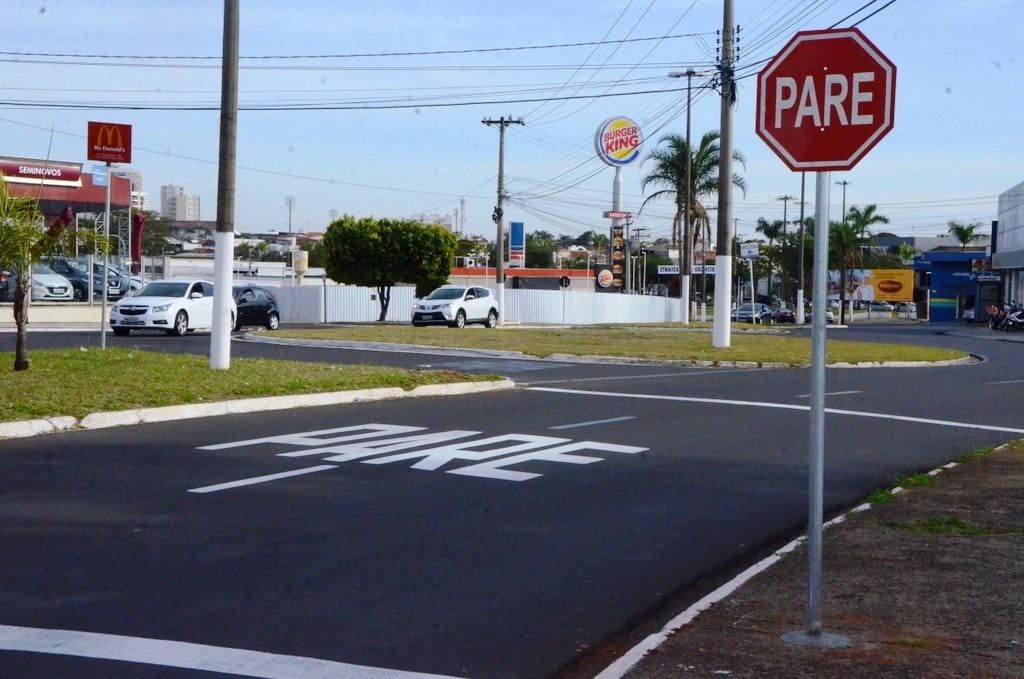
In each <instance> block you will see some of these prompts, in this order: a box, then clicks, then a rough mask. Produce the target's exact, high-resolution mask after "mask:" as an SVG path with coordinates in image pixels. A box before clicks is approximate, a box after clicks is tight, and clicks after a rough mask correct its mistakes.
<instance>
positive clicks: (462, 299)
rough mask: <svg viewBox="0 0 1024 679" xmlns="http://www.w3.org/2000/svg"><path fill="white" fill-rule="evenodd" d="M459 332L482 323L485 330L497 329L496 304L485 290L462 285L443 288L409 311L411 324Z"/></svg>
mask: <svg viewBox="0 0 1024 679" xmlns="http://www.w3.org/2000/svg"><path fill="white" fill-rule="evenodd" d="M441 323H444V324H445V325H447V326H448V327H450V328H461V327H464V326H465V325H466V324H467V323H483V324H484V325H485V326H487V327H488V328H493V327H495V326H496V325H498V303H497V301H496V300H495V299H494V297H493V296H492V295H491V291H490V290H488V289H487V288H481V287H477V286H469V287H467V286H465V285H442V286H441V287H439V288H438V289H437V290H434V291H433V292H432V293H430V294H429V295H427V296H426V297H424V298H423V299H421V300H420V301H419V302H417V303H416V305H415V306H413V308H412V324H413V325H415V326H417V327H419V326H421V325H437V324H441Z"/></svg>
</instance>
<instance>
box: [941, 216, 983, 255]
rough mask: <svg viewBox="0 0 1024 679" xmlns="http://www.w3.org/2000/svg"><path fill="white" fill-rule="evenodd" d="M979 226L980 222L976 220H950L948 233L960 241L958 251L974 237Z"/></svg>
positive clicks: (961, 250) (962, 249)
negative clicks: (969, 221) (967, 221)
mask: <svg viewBox="0 0 1024 679" xmlns="http://www.w3.org/2000/svg"><path fill="white" fill-rule="evenodd" d="M980 228H981V224H978V223H977V222H972V223H970V224H961V223H960V222H957V221H953V220H950V222H949V230H948V233H949V234H950V235H951V236H953V238H956V241H957V242H958V243H960V252H963V251H965V250H966V249H967V245H968V244H969V243H970V242H971V241H972V240H974V239H975V237H976V236H977V231H978V229H980Z"/></svg>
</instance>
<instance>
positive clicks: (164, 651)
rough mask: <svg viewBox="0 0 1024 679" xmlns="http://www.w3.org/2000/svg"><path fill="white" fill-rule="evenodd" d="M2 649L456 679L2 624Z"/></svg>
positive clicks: (224, 667) (317, 678)
mask: <svg viewBox="0 0 1024 679" xmlns="http://www.w3.org/2000/svg"><path fill="white" fill-rule="evenodd" d="M0 650H5V651H27V652H30V653H50V654H55V655H71V656H77V657H81V658H98V659H101V660H116V661H121V662H134V663H144V664H147V665H160V666H162V667H181V668H184V669H190V670H203V671H206V672H222V673H224V674H236V675H239V676H243V677H260V678H262V679H294V678H295V677H302V678H303V679H454V678H453V677H449V676H445V675H440V674H422V673H420V672H406V671H402V670H395V669H387V668H382V667H366V666H363V665H350V664H348V663H341V662H336V661H333V660H321V659H320V658H307V657H303V656H297V655H278V654H276V653H265V652H263V651H249V650H246V649H241V648H224V647H221V646H207V645H206V644H191V643H187V642H182V641H168V640H165V639H146V638H142V637H127V636H120V635H116V634H97V633H95V632H76V631H73V630H59V629H40V628H38V627H15V626H12V625H0Z"/></svg>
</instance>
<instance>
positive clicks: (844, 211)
mask: <svg viewBox="0 0 1024 679" xmlns="http://www.w3.org/2000/svg"><path fill="white" fill-rule="evenodd" d="M852 183H853V182H848V181H846V180H845V179H844V180H843V181H841V182H836V186H842V187H843V212H842V214H843V224H846V187H847V186H849V185H850V184H852Z"/></svg>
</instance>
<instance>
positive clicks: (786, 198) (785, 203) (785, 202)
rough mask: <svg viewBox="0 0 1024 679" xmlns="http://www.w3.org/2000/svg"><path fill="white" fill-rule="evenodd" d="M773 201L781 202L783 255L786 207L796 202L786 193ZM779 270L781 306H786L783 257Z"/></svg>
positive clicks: (784, 260) (784, 248) (784, 259)
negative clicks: (791, 202) (792, 201)
mask: <svg viewBox="0 0 1024 679" xmlns="http://www.w3.org/2000/svg"><path fill="white" fill-rule="evenodd" d="M775 200H781V201H782V246H781V249H782V252H783V254H785V252H786V225H787V224H789V222H787V221H786V218H787V217H786V207H787V206H788V205H789V201H791V200H796V198H795V197H794V196H791V195H789V194H788V193H787V194H786V195H785V196H779V197H777V198H776V199H775ZM780 268H781V276H780V281H781V288H782V294H781V295H780V297H782V306H786V301H787V298H786V258H785V257H783V258H782V266H781V267H780Z"/></svg>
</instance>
